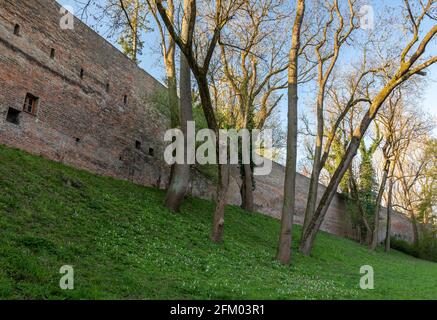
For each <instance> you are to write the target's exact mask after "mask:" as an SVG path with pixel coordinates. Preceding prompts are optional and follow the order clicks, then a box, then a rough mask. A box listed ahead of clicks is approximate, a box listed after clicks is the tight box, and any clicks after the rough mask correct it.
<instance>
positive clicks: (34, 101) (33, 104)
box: [23, 93, 39, 115]
mask: <svg viewBox="0 0 437 320" xmlns="http://www.w3.org/2000/svg"><path fill="white" fill-rule="evenodd" d="M38 101H39V98H38V97H35V96H34V95H33V94H30V93H28V94H27V95H26V100H25V101H24V107H23V110H24V111H25V112H27V113H30V114H32V115H36V108H37V107H38Z"/></svg>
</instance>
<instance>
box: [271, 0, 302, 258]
mask: <svg viewBox="0 0 437 320" xmlns="http://www.w3.org/2000/svg"><path fill="white" fill-rule="evenodd" d="M304 14H305V0H297V9H296V18H295V20H294V26H293V34H292V43H291V49H290V65H289V68H288V133H287V162H286V167H285V180H284V203H283V207H282V217H281V233H280V236H279V244H278V252H277V255H276V258H277V259H278V260H279V262H281V263H282V264H285V265H289V264H290V262H291V243H292V228H293V216H294V210H295V202H296V197H295V191H296V159H297V108H298V95H297V94H298V91H297V83H298V79H297V77H298V58H299V49H300V31H301V26H302V21H303V18H304Z"/></svg>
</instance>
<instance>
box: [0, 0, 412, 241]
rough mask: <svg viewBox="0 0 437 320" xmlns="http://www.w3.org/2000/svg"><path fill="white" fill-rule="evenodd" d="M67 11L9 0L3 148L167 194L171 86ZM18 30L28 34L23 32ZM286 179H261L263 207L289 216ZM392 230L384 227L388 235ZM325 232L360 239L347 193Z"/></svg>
mask: <svg viewBox="0 0 437 320" xmlns="http://www.w3.org/2000/svg"><path fill="white" fill-rule="evenodd" d="M59 9H60V6H59V5H58V4H57V3H56V2H55V1H53V0H0V143H2V144H6V145H9V146H12V147H16V148H20V149H23V150H26V151H28V152H31V153H33V154H37V155H42V156H44V157H47V158H50V159H53V160H55V161H59V162H63V163H66V164H69V165H72V166H75V167H78V168H82V169H86V170H89V171H91V172H95V173H98V174H102V175H108V176H113V177H116V178H120V179H126V180H130V181H133V182H135V183H138V184H143V185H149V186H158V187H161V188H164V187H165V185H166V183H167V181H168V176H169V168H168V166H167V165H166V164H165V163H164V161H163V159H162V156H163V137H164V131H165V130H166V128H167V127H168V126H169V122H168V120H167V119H166V117H164V116H163V115H162V114H160V112H159V111H158V109H157V108H156V106H155V105H154V104H153V102H152V101H153V100H154V99H153V97H154V96H156V95H159V94H160V93H163V90H165V88H164V87H163V86H162V85H161V84H160V83H159V82H158V81H157V80H155V79H154V78H152V77H151V76H150V75H149V74H147V73H146V72H145V71H143V70H142V69H140V68H138V67H137V66H136V65H135V64H134V63H132V62H131V61H130V60H129V59H127V58H126V57H125V56H124V55H123V54H122V53H120V52H119V51H118V50H117V49H116V48H114V47H113V46H112V45H111V44H110V43H109V42H107V41H106V40H104V39H103V38H102V37H100V36H99V35H98V34H96V33H95V32H93V31H92V30H91V29H90V28H88V27H87V26H86V25H84V24H83V23H81V22H80V21H79V20H77V19H75V22H74V30H62V29H61V28H60V27H59V22H60V18H61V14H60V12H59ZM16 25H19V27H20V34H19V35H15V34H14V29H15V26H16ZM52 49H54V50H55V51H54V53H55V56H54V58H52V57H51V52H52ZM81 70H83V77H81ZM107 86H109V90H108V88H107ZM28 93H29V94H32V95H33V96H35V97H38V104H37V110H36V114H35V115H32V114H29V113H26V112H23V105H24V101H25V97H26V95H27V94H28ZM125 96H126V97H127V103H125ZM12 109H14V110H16V112H20V113H19V116H18V118H17V121H18V124H15V123H11V122H10V121H7V117H8V112H10V111H11V110H12ZM9 120H10V119H9ZM193 174H194V179H193V182H192V185H191V193H192V194H193V195H195V196H199V197H202V198H207V199H213V198H214V194H215V186H214V185H213V183H212V182H210V181H209V180H208V179H206V178H204V177H203V176H202V175H201V174H198V173H197V172H193ZM283 179H284V168H283V167H282V166H280V165H278V164H274V166H273V171H272V173H271V174H270V175H269V176H265V177H258V178H257V180H256V186H257V188H256V191H255V203H256V209H257V210H258V211H260V212H262V213H265V214H267V215H270V216H272V217H275V218H279V217H280V212H281V205H282V192H283ZM231 180H232V182H231V186H230V192H229V202H230V203H231V204H236V205H238V204H240V202H241V199H240V193H239V188H238V185H239V183H240V182H239V178H238V170H236V169H235V170H234V172H233V178H232V179H231ZM308 185H309V181H308V179H307V178H306V177H304V176H301V175H299V176H298V181H297V195H296V196H297V212H296V218H295V221H296V222H297V223H302V221H303V212H304V208H305V201H306V196H307V190H308ZM323 188H324V187H323V186H321V189H322V190H323ZM320 194H321V192H320ZM383 217H384V214H381V218H383ZM383 228H385V223H384V221H383V222H382V223H381V235H384V233H383ZM322 229H323V230H325V231H328V232H330V233H333V234H336V235H339V236H344V237H349V238H356V232H355V231H354V230H353V229H352V224H351V221H350V218H349V215H348V213H347V211H346V206H345V203H344V201H343V200H342V199H341V198H340V197H339V196H336V197H335V198H334V200H333V202H332V204H331V206H330V208H329V211H328V213H327V216H326V219H325V222H324V224H323V225H322ZM393 234H398V235H400V236H401V237H403V238H406V239H410V238H411V226H410V224H409V221H408V220H407V219H406V218H405V217H403V216H401V215H399V214H395V215H394V217H393Z"/></svg>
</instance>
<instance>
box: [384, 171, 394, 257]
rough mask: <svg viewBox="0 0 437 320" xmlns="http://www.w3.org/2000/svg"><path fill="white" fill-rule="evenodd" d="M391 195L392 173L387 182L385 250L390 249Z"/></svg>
mask: <svg viewBox="0 0 437 320" xmlns="http://www.w3.org/2000/svg"><path fill="white" fill-rule="evenodd" d="M392 172H393V169H392ZM392 197H393V173H391V174H390V181H389V183H388V195H387V228H386V231H385V252H389V251H390V241H391V239H390V237H391V210H392Z"/></svg>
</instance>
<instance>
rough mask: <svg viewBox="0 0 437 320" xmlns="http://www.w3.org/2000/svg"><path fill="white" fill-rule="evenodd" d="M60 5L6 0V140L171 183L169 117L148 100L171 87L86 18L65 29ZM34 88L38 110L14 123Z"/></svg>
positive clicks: (73, 161)
mask: <svg viewBox="0 0 437 320" xmlns="http://www.w3.org/2000/svg"><path fill="white" fill-rule="evenodd" d="M59 11H60V7H59V5H58V4H57V3H56V2H55V1H52V0H26V1H25V0H19V1H17V0H0V70H1V71H0V72H1V75H0V143H4V144H7V145H10V146H13V147H18V148H21V149H24V150H26V151H29V152H31V153H34V154H41V155H43V156H46V157H48V158H51V159H54V160H57V161H61V162H64V163H66V164H70V165H74V166H76V167H79V168H83V169H88V170H90V171H93V172H96V173H99V174H104V175H110V176H114V177H119V178H125V179H129V180H131V181H134V182H137V183H142V184H147V185H157V184H159V183H160V181H161V182H162V181H166V180H167V178H166V177H167V175H168V168H167V167H166V166H164V165H163V162H162V161H160V159H159V156H160V155H162V154H163V151H162V142H161V140H162V137H163V136H164V130H165V128H166V127H167V123H166V120H165V117H162V116H160V115H159V112H157V111H156V108H154V107H153V106H152V105H151V104H152V103H151V102H148V101H152V100H153V99H152V96H151V95H153V94H154V93H155V92H157V91H159V90H163V89H164V87H163V86H162V85H161V84H160V83H159V82H158V81H156V80H155V79H154V78H152V77H151V76H150V75H149V74H147V73H146V72H145V71H143V70H141V69H139V68H138V67H137V66H136V65H135V64H134V63H132V62H131V61H130V60H129V59H127V58H126V57H125V56H124V55H123V54H122V53H120V52H119V51H118V50H117V49H116V48H114V47H113V46H112V45H111V44H109V43H108V42H107V41H105V40H104V39H103V38H101V37H100V36H98V35H97V34H96V33H95V32H93V31H92V30H91V29H89V28H88V27H87V26H85V25H84V24H83V23H81V22H80V21H79V20H77V19H76V20H75V22H74V30H62V29H61V28H60V26H59V22H60V18H61V17H62V15H61V14H60V13H59ZM16 24H18V25H19V26H20V34H19V35H18V36H17V35H14V28H15V25H16ZM52 48H53V49H55V57H54V59H52V58H51V57H50V53H51V50H52ZM81 69H83V78H81V76H80V74H81ZM107 85H109V90H108V91H107ZM27 93H31V94H32V95H34V96H37V97H38V98H39V102H38V106H37V112H36V115H31V114H28V113H25V112H21V113H20V116H19V122H20V123H19V125H16V124H12V123H9V122H7V121H6V115H7V112H8V109H9V108H14V109H16V110H20V111H21V110H23V104H24V100H25V96H26V94H27ZM125 95H126V96H127V103H126V104H125V103H124V102H125V101H124V100H125V98H124V96H125ZM136 141H139V142H140V143H141V146H140V148H139V149H137V148H136ZM152 149H153V150H152ZM152 154H153V155H152Z"/></svg>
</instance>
